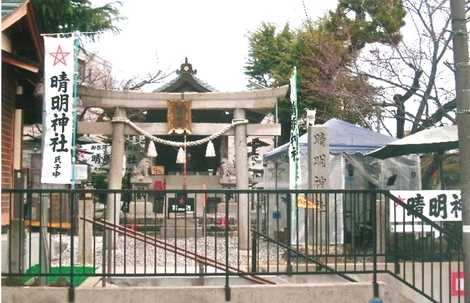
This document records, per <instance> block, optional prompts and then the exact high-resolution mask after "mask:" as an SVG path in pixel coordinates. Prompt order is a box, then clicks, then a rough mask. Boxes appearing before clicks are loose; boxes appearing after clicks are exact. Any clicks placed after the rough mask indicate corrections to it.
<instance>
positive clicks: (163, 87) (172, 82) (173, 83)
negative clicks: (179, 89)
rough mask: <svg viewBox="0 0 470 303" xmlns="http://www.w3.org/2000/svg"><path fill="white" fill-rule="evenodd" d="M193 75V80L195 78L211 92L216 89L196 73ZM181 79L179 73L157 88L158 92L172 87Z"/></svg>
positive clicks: (196, 81)
mask: <svg viewBox="0 0 470 303" xmlns="http://www.w3.org/2000/svg"><path fill="white" fill-rule="evenodd" d="M191 77H192V78H193V79H192V80H194V82H195V83H197V84H198V85H200V86H202V87H203V88H205V89H206V90H207V91H210V92H213V91H216V89H215V88H213V87H212V86H210V85H209V84H207V83H206V82H204V81H202V80H201V79H199V78H198V77H196V76H194V75H191ZM180 79H181V75H178V77H176V78H174V79H173V80H171V81H169V82H168V83H166V84H164V85H163V86H161V87H159V88H157V89H156V91H158V92H162V91H166V90H168V89H169V88H171V87H172V86H174V85H176V83H177V82H179V81H181V80H180Z"/></svg>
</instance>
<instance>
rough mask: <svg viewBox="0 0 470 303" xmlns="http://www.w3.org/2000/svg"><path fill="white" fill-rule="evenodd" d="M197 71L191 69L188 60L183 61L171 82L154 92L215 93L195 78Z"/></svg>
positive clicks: (211, 88)
mask: <svg viewBox="0 0 470 303" xmlns="http://www.w3.org/2000/svg"><path fill="white" fill-rule="evenodd" d="M196 73H197V70H196V69H193V66H192V64H191V63H189V62H188V58H185V59H184V63H182V64H181V67H180V69H178V70H176V74H177V75H178V76H177V77H176V78H174V79H173V80H171V81H169V82H168V83H166V84H165V85H163V86H162V87H160V88H158V89H156V90H155V92H200V93H203V92H213V91H217V90H216V89H215V88H213V87H212V86H210V85H209V84H207V83H206V82H204V81H203V80H201V79H199V78H198V77H196Z"/></svg>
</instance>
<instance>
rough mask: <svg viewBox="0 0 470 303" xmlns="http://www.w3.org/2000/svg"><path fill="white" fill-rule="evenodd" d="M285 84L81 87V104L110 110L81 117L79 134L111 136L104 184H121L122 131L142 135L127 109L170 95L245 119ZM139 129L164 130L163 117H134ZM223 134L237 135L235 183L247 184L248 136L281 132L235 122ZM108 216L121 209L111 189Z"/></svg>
mask: <svg viewBox="0 0 470 303" xmlns="http://www.w3.org/2000/svg"><path fill="white" fill-rule="evenodd" d="M287 90H288V86H282V87H278V88H269V89H259V90H251V91H243V92H202V93H201V92H184V93H183V92H182V93H168V92H153V93H144V92H134V91H111V90H99V89H92V88H88V87H81V88H80V98H81V101H82V103H83V105H84V106H85V107H99V108H103V109H106V110H114V117H113V121H112V122H85V121H82V122H79V123H78V133H79V134H99V135H111V136H112V156H111V163H110V169H109V175H108V189H112V190H119V189H121V180H122V169H123V161H122V159H123V156H124V143H125V135H140V133H138V132H137V131H136V130H135V128H132V127H130V126H129V125H128V123H126V121H127V117H126V109H145V110H157V109H158V110H165V109H167V107H168V101H177V102H189V101H190V102H191V110H201V111H202V110H221V111H222V110H223V111H232V112H233V120H234V121H240V120H245V119H246V111H256V112H269V111H271V110H272V109H274V108H275V107H276V105H277V102H278V99H279V98H283V97H285V96H286V94H287ZM134 125H136V126H137V127H138V128H139V129H141V130H145V131H146V132H147V133H149V134H151V135H153V136H159V135H160V136H162V135H168V127H167V123H161V122H159V123H150V122H147V123H134ZM229 126H230V124H227V123H192V125H191V128H192V130H191V134H192V135H197V136H209V135H212V134H214V133H216V132H218V131H221V130H223V129H225V128H227V127H229ZM233 128H234V129H233V130H232V129H230V130H228V131H227V132H226V133H225V134H224V135H234V136H235V170H236V188H237V189H248V182H249V180H248V159H247V136H280V135H281V126H280V124H278V123H275V124H258V123H254V124H250V123H248V124H238V125H235V126H234V127H233ZM247 203H248V197H247V195H240V197H239V203H238V207H239V214H240V217H239V222H238V225H239V228H240V235H239V237H240V248H241V249H248V246H249V222H248V209H249V208H248V207H247V205H246V204H247ZM106 219H107V220H108V221H110V222H112V223H115V220H116V219H117V220H118V221H119V209H114V201H113V197H112V195H109V197H108V204H107V209H106Z"/></svg>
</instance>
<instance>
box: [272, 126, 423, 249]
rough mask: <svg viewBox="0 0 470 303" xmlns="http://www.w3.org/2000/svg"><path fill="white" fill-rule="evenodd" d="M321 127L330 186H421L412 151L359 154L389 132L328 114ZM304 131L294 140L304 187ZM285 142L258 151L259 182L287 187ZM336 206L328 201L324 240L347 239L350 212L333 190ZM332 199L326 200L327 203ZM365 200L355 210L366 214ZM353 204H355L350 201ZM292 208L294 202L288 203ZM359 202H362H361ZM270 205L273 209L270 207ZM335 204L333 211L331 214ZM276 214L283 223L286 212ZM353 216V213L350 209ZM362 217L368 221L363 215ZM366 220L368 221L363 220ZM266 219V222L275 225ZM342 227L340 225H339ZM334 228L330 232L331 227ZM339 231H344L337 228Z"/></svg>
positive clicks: (375, 145)
mask: <svg viewBox="0 0 470 303" xmlns="http://www.w3.org/2000/svg"><path fill="white" fill-rule="evenodd" d="M322 126H324V127H327V129H328V136H329V150H330V156H329V159H330V162H329V188H330V189H402V190H407V189H408V190H412V189H420V188H421V174H420V160H419V157H418V156H417V155H410V156H401V157H395V158H389V159H386V160H380V159H376V158H372V157H369V156H365V154H366V153H368V152H370V151H372V150H375V149H377V148H380V147H382V146H384V145H386V144H387V143H390V142H392V141H394V140H395V138H393V137H389V136H385V135H382V134H379V133H377V132H374V131H371V130H369V129H366V128H362V127H359V126H356V125H353V124H351V123H348V122H345V121H342V120H339V119H330V120H328V121H327V122H325V123H324V124H323V125H322ZM307 141H308V136H307V134H304V135H302V136H301V137H300V139H299V142H300V143H299V144H300V163H301V186H300V189H308V179H307V177H308V151H307V150H308V142H307ZM288 147H289V146H288V144H285V145H282V146H280V147H278V148H276V149H274V150H273V151H271V152H269V153H267V154H265V155H264V164H265V172H264V186H265V188H266V189H288V188H289V159H288ZM335 198H336V202H334V203H335V204H336V205H329V206H330V207H327V209H328V211H327V212H328V217H329V218H328V220H324V221H328V222H329V225H330V228H329V229H325V230H329V236H328V237H325V239H329V242H330V244H333V243H334V241H337V243H343V241H345V242H348V239H350V238H351V233H352V232H353V231H352V230H350V229H351V228H352V227H351V225H352V224H351V223H350V222H351V221H350V220H351V219H350V218H349V216H350V215H351V213H352V209H351V208H352V204H353V203H351V201H348V199H349V196H344V197H343V196H342V195H337V196H336V197H335ZM334 200H335V199H329V201H330V202H328V203H330V204H331V203H333V202H332V201H334ZM369 202H370V201H365V203H364V205H363V206H364V207H363V208H360V209H363V210H364V211H363V212H362V214H360V215H364V216H369V212H368V211H367V207H368V206H370V203H369ZM354 205H355V207H356V206H357V203H356V202H355V203H354ZM294 207H295V206H294ZM361 207H362V206H361ZM271 209H274V208H272V207H271ZM335 209H336V213H335ZM279 211H280V212H281V214H279V215H278V217H279V218H278V219H277V220H279V225H280V226H281V227H285V226H286V224H287V220H286V219H287V218H286V217H287V216H286V214H285V213H284V214H283V213H282V212H283V208H282V207H280V208H279ZM303 211H304V209H302V208H299V212H300V215H299V223H298V224H299V225H301V226H303V225H304V224H305V223H304V221H305V220H304V219H303V218H304V214H303ZM356 215H358V214H356ZM362 221H363V222H367V221H369V220H368V218H363V220H362ZM369 222H371V221H369ZM277 224H278V223H277V222H276V224H271V226H273V227H274V226H276V228H277ZM343 227H344V228H343ZM335 231H336V232H335ZM343 231H344V232H343ZM276 232H277V231H274V230H270V235H271V236H274V237H275V236H276ZM299 242H302V243H305V237H304V236H303V235H302V234H301V235H299Z"/></svg>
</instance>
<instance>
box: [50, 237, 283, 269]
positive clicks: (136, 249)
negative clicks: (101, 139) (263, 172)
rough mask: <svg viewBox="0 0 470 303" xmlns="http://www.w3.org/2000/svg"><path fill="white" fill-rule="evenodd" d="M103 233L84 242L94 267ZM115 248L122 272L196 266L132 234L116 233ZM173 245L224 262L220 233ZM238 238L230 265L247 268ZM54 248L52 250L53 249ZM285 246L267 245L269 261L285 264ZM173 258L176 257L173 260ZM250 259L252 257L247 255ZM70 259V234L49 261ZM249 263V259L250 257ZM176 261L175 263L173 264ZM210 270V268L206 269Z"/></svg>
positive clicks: (262, 253)
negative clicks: (131, 235) (125, 235)
mask: <svg viewBox="0 0 470 303" xmlns="http://www.w3.org/2000/svg"><path fill="white" fill-rule="evenodd" d="M102 242H103V238H102V237H98V236H97V237H94V241H92V242H91V243H87V244H86V247H85V249H86V250H88V249H90V250H92V251H94V253H93V259H92V262H91V264H92V265H94V266H95V267H97V268H99V269H100V268H101V264H102V263H101V261H102ZM52 243H53V245H55V246H56V247H58V246H59V245H58V243H59V237H58V236H52ZM167 243H168V244H174V243H175V240H174V239H172V240H168V241H167ZM116 244H117V245H116V247H117V249H116V250H114V251H113V262H115V266H116V272H123V271H124V268H125V270H126V272H134V270H136V271H137V272H143V271H144V270H146V272H155V271H156V272H164V270H165V266H166V269H167V272H169V273H175V272H178V273H184V272H194V271H195V270H196V269H197V265H196V264H195V262H194V261H193V260H192V259H191V258H190V256H186V257H185V256H184V255H179V254H177V255H176V258H175V254H174V253H172V252H170V251H166V252H165V250H164V249H163V248H156V249H155V248H154V247H153V245H150V244H146V243H143V242H140V241H137V240H134V239H132V238H129V237H126V239H125V238H124V236H122V235H119V236H118V237H117V238H116ZM176 246H177V247H178V248H181V249H185V248H186V249H187V250H188V251H190V252H192V253H197V254H198V255H201V256H207V258H210V259H213V260H217V262H220V263H222V264H225V239H224V238H223V237H222V238H221V237H217V239H216V238H215V237H214V236H208V237H207V238H204V237H201V238H198V239H197V240H196V241H195V239H194V238H188V239H187V240H186V241H185V240H184V239H177V242H176ZM259 246H260V247H259V258H258V263H259V264H266V263H267V260H268V247H267V245H266V243H264V242H261V243H260V244H259ZM237 247H238V238H237V237H233V236H232V237H230V238H229V256H228V258H229V265H230V266H233V267H240V268H241V269H243V268H246V266H247V264H248V261H249V258H248V256H247V254H246V252H243V251H241V252H239V251H238V249H237ZM78 249H79V248H78V237H75V238H74V252H75V258H74V261H75V263H76V264H78V263H80V264H82V263H83V262H80V260H79V259H78ZM53 251H54V250H53ZM283 255H285V249H282V248H280V247H277V246H275V245H273V244H270V245H269V260H270V263H271V264H277V262H279V263H280V264H284V263H285V262H284V258H283ZM175 259H176V260H175ZM250 259H251V258H250ZM69 261H70V237H69V236H67V237H64V236H63V237H62V252H61V253H59V249H58V248H57V249H55V252H54V254H53V256H52V265H53V266H58V265H59V264H62V265H68V264H70V263H69ZM250 263H251V260H250ZM175 264H176V267H175ZM207 270H208V271H211V270H213V269H207Z"/></svg>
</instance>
